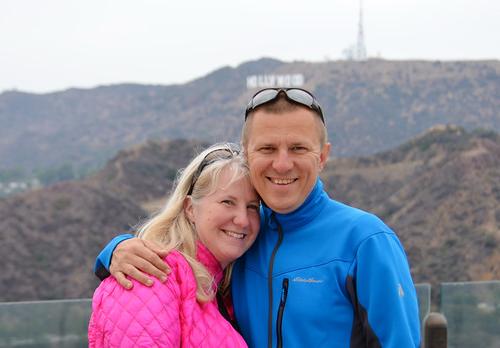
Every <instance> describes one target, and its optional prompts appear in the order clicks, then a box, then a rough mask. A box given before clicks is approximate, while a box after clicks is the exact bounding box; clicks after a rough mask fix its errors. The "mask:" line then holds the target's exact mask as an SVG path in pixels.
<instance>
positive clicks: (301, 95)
mask: <svg viewBox="0 0 500 348" xmlns="http://www.w3.org/2000/svg"><path fill="white" fill-rule="evenodd" d="M286 94H287V96H288V98H290V99H292V100H294V101H296V102H297V103H300V104H303V105H307V106H309V107H311V106H313V100H314V99H313V97H312V96H311V95H310V94H308V93H306V92H304V91H301V90H300V89H289V90H288V91H286Z"/></svg>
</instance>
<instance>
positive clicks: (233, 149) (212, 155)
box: [187, 144, 240, 196]
mask: <svg viewBox="0 0 500 348" xmlns="http://www.w3.org/2000/svg"><path fill="white" fill-rule="evenodd" d="M239 153H240V150H239V148H238V145H236V144H229V145H227V146H226V147H222V148H220V149H214V150H212V151H210V152H209V153H207V154H206V155H205V157H204V158H203V160H202V161H201V163H200V165H199V166H198V169H196V172H195V173H194V175H193V178H192V180H191V186H189V190H188V193H187V194H188V196H189V195H191V194H192V193H193V188H194V185H195V184H196V182H197V181H198V178H199V177H200V175H201V172H203V169H205V168H206V167H208V166H209V165H211V164H212V163H215V162H217V161H220V160H228V159H231V158H233V157H235V156H238V155H239Z"/></svg>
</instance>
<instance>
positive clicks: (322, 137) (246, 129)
mask: <svg viewBox="0 0 500 348" xmlns="http://www.w3.org/2000/svg"><path fill="white" fill-rule="evenodd" d="M301 108H302V109H306V110H310V109H307V108H306V107H305V106H302V105H300V104H297V103H293V102H291V101H289V100H288V99H287V98H286V96H285V94H284V93H280V94H279V95H278V96H277V97H276V100H273V101H272V102H269V103H265V104H262V105H260V106H258V107H257V108H256V109H254V110H252V111H251V112H250V113H249V114H248V116H247V119H246V120H245V122H244V123H243V127H242V129H241V147H242V149H243V150H244V151H245V150H246V147H247V145H248V139H249V137H250V128H251V127H250V124H251V123H252V120H253V115H254V113H255V111H256V110H263V111H265V112H267V113H270V114H278V115H280V114H284V113H287V112H292V111H295V110H297V109H301ZM311 111H312V112H313V113H314V114H315V116H317V120H316V121H317V125H318V131H319V143H320V145H321V148H323V146H324V145H325V144H326V143H327V141H328V130H327V129H326V126H325V124H324V123H323V122H322V121H321V118H320V116H319V114H318V113H317V112H316V111H314V110H311Z"/></svg>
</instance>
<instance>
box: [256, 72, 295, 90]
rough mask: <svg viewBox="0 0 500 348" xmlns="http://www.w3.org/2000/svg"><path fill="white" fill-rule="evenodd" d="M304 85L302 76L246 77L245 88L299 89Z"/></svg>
mask: <svg viewBox="0 0 500 348" xmlns="http://www.w3.org/2000/svg"><path fill="white" fill-rule="evenodd" d="M302 85H304V75H302V74H288V75H274V74H271V75H251V76H247V88H248V89H252V88H266V87H301V86H302Z"/></svg>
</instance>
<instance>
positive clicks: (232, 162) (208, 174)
mask: <svg viewBox="0 0 500 348" xmlns="http://www.w3.org/2000/svg"><path fill="white" fill-rule="evenodd" d="M221 150H222V151H221ZM231 154H232V155H231ZM207 156H208V157H210V160H209V161H207V160H208V157H207ZM212 157H213V158H212ZM200 166H202V167H201V169H200ZM226 169H230V170H231V179H230V180H229V182H227V183H226V182H225V183H224V185H231V184H232V183H233V182H235V181H237V180H239V179H241V178H244V177H249V171H248V166H247V164H246V162H245V160H244V158H243V156H242V155H240V154H239V150H237V146H236V145H235V144H230V143H222V144H215V145H213V146H211V147H209V148H208V149H206V150H205V151H203V152H202V153H200V154H199V155H198V156H196V157H195V158H194V159H193V160H192V161H191V163H189V165H188V166H187V167H186V168H185V169H184V170H182V171H180V172H179V175H178V177H177V180H176V183H175V185H174V189H173V192H172V194H171V195H170V197H169V199H168V200H167V203H166V205H165V207H164V208H163V210H162V211H161V212H160V213H158V214H157V215H156V216H153V217H152V218H151V219H149V221H147V222H146V223H144V224H143V225H142V226H141V227H140V228H139V230H138V233H137V236H138V237H139V238H142V239H144V240H150V241H154V242H157V243H159V244H161V245H163V246H164V248H165V249H167V250H174V249H175V250H177V251H179V252H180V253H181V254H182V255H183V256H184V257H185V258H186V260H187V262H188V263H189V265H190V266H191V268H192V270H193V273H194V276H195V279H196V284H197V288H196V298H197V300H198V301H200V302H208V301H210V300H212V299H213V298H214V296H215V290H214V288H215V287H214V286H213V285H214V279H213V277H212V275H211V274H210V272H209V271H208V270H207V269H206V268H205V266H203V264H201V263H200V262H199V261H197V260H196V243H197V240H198V237H197V233H196V229H195V227H194V226H193V224H192V223H191V222H190V221H189V219H188V217H187V215H186V214H185V212H184V202H185V200H186V197H188V193H189V191H192V192H191V194H190V196H191V199H192V201H193V203H194V202H196V201H197V200H199V199H201V198H203V197H205V196H207V195H210V194H211V193H213V192H215V191H216V190H217V188H218V186H219V179H220V177H221V175H222V173H223V171H224V170H226ZM200 170H201V172H200ZM231 271H232V264H230V265H229V266H227V267H226V269H225V270H224V281H223V283H222V284H221V291H222V292H223V293H224V292H227V290H228V287H229V281H230V276H231Z"/></svg>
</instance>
